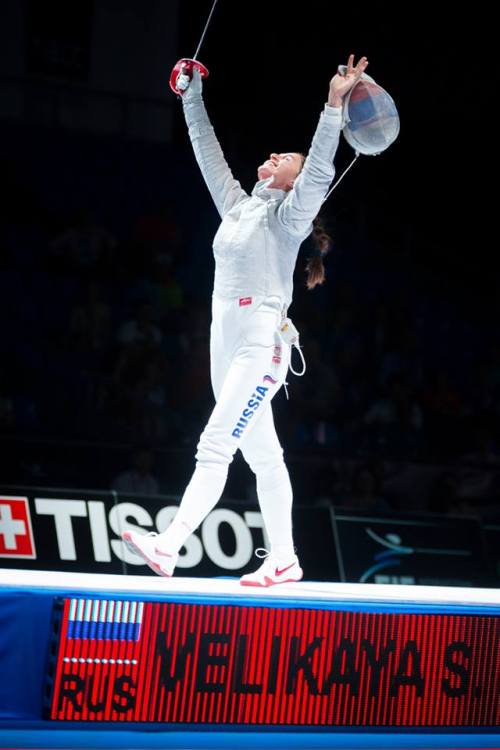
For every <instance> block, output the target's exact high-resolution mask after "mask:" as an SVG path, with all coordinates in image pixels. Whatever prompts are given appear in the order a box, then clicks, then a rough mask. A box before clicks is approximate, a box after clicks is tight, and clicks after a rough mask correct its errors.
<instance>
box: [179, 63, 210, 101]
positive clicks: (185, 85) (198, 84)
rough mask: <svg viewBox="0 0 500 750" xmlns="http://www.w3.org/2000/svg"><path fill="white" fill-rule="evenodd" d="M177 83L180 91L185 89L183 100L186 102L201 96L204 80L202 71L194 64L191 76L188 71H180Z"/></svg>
mask: <svg viewBox="0 0 500 750" xmlns="http://www.w3.org/2000/svg"><path fill="white" fill-rule="evenodd" d="M176 85H177V88H178V89H179V90H180V91H184V93H183V95H182V100H183V101H184V102H187V101H189V100H190V99H194V98H195V97H199V96H201V93H202V90H203V82H202V77H201V73H200V71H199V70H198V68H197V67H195V66H193V69H192V71H191V78H190V77H189V75H187V74H186V73H180V74H179V75H178V76H177V81H176Z"/></svg>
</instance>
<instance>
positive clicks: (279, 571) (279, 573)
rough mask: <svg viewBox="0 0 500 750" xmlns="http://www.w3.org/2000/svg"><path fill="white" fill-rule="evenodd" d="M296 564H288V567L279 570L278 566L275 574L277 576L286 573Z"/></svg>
mask: <svg viewBox="0 0 500 750" xmlns="http://www.w3.org/2000/svg"><path fill="white" fill-rule="evenodd" d="M294 565H295V563H292V564H291V565H289V566H288V568H283V569H282V570H279V569H278V568H276V569H275V571H274V575H275V576H282V575H283V573H286V571H287V570H290V568H293V566H294Z"/></svg>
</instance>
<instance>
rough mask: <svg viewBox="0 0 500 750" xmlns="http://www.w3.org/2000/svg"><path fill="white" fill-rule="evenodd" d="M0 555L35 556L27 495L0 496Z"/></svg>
mask: <svg viewBox="0 0 500 750" xmlns="http://www.w3.org/2000/svg"><path fill="white" fill-rule="evenodd" d="M0 557H24V558H34V557H36V553H35V542H34V539H33V531H32V527H31V518H30V511H29V506H28V498H27V497H9V496H1V497H0Z"/></svg>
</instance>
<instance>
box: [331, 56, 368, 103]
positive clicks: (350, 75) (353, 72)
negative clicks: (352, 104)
mask: <svg viewBox="0 0 500 750" xmlns="http://www.w3.org/2000/svg"><path fill="white" fill-rule="evenodd" d="M367 66H368V60H367V59H366V57H362V58H361V60H360V61H359V62H358V64H357V65H356V66H355V65H354V55H349V60H348V61H347V69H346V71H345V74H342V73H340V72H339V73H337V74H336V75H334V76H333V78H332V80H331V81H330V90H329V92H328V104H329V105H330V106H331V107H338V106H341V104H342V99H343V97H344V96H345V95H346V94H347V92H348V91H350V90H351V89H352V87H353V86H354V85H355V84H356V83H357V82H358V81H359V79H360V78H361V75H362V73H364V71H365V69H366V67H367Z"/></svg>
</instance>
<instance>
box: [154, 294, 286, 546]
mask: <svg viewBox="0 0 500 750" xmlns="http://www.w3.org/2000/svg"><path fill="white" fill-rule="evenodd" d="M282 317H284V311H283V310H282V305H281V302H280V299H279V298H278V297H262V296H260V297H256V296H248V297H240V298H234V299H233V298H223V297H220V296H218V295H216V294H215V292H214V294H213V296H212V324H211V328H210V360H211V368H210V369H211V379H212V387H213V391H214V395H215V399H216V405H215V407H214V409H213V411H212V414H211V415H210V419H209V420H208V423H207V425H206V427H205V429H204V430H203V432H202V434H201V437H200V440H199V442H198V445H197V452H196V462H197V463H196V468H195V471H194V474H193V476H192V478H191V481H190V482H189V484H188V486H187V488H186V490H185V492H184V495H183V497H182V500H181V504H180V507H179V510H178V512H177V515H176V516H175V518H174V520H173V521H172V523H171V525H170V526H169V528H168V529H167V530H166V531H165V532H164V533H163V534H161V535H160V536H161V538H160V539H158V543H159V545H160V546H161V547H162V548H164V549H165V550H168V551H171V552H177V551H178V550H179V549H180V547H182V545H183V544H184V542H185V541H186V539H187V538H188V537H189V535H190V534H191V532H193V531H194V530H195V529H196V528H197V527H198V526H199V524H200V523H201V522H202V521H203V519H204V518H205V517H206V516H207V515H208V513H210V511H211V510H212V508H213V507H214V506H215V505H216V503H217V502H218V501H219V499H220V497H221V495H222V492H223V490H224V486H225V484H226V479H227V473H228V469H229V464H230V463H231V461H232V460H233V457H234V454H235V452H236V450H237V449H238V448H240V449H241V451H242V453H243V456H244V458H245V460H246V461H247V463H248V464H249V465H250V467H251V469H252V471H253V472H254V473H255V475H256V478H257V496H258V499H259V504H260V508H261V512H262V515H263V518H264V524H265V527H266V531H267V535H268V538H269V541H270V543H271V551H272V552H273V553H276V554H281V555H282V554H288V553H289V554H293V541H292V519H291V511H292V487H291V483H290V477H289V474H288V470H287V468H286V466H285V463H284V461H283V449H282V447H281V445H280V442H279V440H278V436H277V434H276V429H275V426H274V420H273V413H272V408H271V401H272V399H273V397H274V396H275V394H276V393H277V392H278V391H279V389H280V388H281V386H282V385H283V383H284V381H285V378H286V374H287V372H288V367H289V362H290V350H291V347H290V345H289V344H286V343H284V342H282V340H281V338H280V336H279V334H278V330H277V329H278V326H279V323H280V321H281V319H282Z"/></svg>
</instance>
